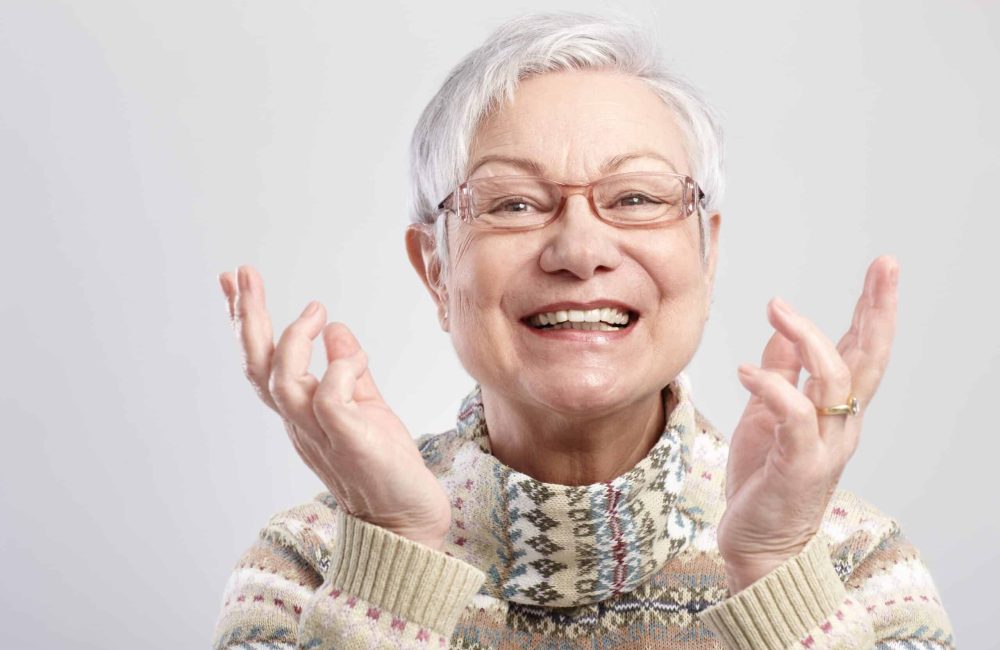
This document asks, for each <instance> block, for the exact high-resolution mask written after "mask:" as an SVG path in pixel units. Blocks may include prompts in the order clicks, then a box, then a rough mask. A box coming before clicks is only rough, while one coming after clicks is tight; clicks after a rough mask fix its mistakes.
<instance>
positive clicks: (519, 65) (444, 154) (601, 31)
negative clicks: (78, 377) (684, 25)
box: [409, 12, 723, 276]
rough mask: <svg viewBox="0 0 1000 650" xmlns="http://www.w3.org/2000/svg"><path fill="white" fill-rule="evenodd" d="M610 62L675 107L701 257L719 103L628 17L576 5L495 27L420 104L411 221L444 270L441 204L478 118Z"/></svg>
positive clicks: (459, 176)
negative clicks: (547, 77)
mask: <svg viewBox="0 0 1000 650" xmlns="http://www.w3.org/2000/svg"><path fill="white" fill-rule="evenodd" d="M594 68H600V69H610V70H613V71H616V72H622V73H625V74H629V75H632V76H635V77H637V78H639V79H641V80H643V81H644V82H646V83H647V84H648V85H649V87H650V88H651V89H652V90H653V91H654V92H655V93H656V94H657V95H658V96H659V97H660V98H661V99H662V100H663V101H664V102H665V103H666V104H667V106H668V107H670V109H671V110H672V111H673V113H674V115H675V117H676V119H677V122H678V126H679V127H680V128H681V131H682V132H683V134H684V136H685V138H686V140H687V141H686V142H685V150H686V151H687V153H688V164H689V167H690V169H691V174H692V176H693V177H694V179H695V181H696V182H697V183H698V185H699V186H700V187H701V189H702V191H703V192H704V194H705V199H704V203H703V206H702V209H701V210H700V212H699V224H700V230H701V253H702V259H703V261H705V260H707V256H708V246H707V242H706V220H707V218H708V214H709V213H711V212H712V211H714V210H715V209H716V206H718V204H719V201H720V200H721V198H722V189H723V169H722V129H721V126H720V124H719V119H718V116H717V114H716V112H715V110H714V109H713V108H712V107H711V106H709V104H708V103H707V102H706V101H705V100H704V99H703V98H702V97H701V95H700V93H699V92H698V91H697V90H696V89H695V88H694V86H692V85H691V84H690V83H689V82H687V81H686V80H684V79H683V78H681V77H679V76H678V75H677V74H675V73H674V72H672V71H671V70H669V68H668V67H667V65H666V64H665V62H664V61H663V59H662V57H661V54H660V51H659V47H658V46H657V37H656V36H655V35H654V34H652V33H650V32H649V31H648V30H647V28H645V27H643V26H642V25H640V24H639V23H637V22H635V21H634V20H633V19H631V18H629V17H627V16H624V15H616V16H613V17H612V16H601V15H596V14H584V13H576V12H541V13H529V14H525V15H522V16H519V17H517V18H513V19H511V20H509V21H507V22H505V23H504V24H502V25H501V26H500V27H499V28H497V29H496V30H495V31H494V32H493V33H492V34H490V36H489V37H488V38H487V39H486V41H485V42H484V43H483V44H482V45H481V46H479V47H478V48H477V49H475V50H473V51H472V52H470V53H469V54H468V55H466V56H465V58H463V59H462V60H461V61H460V62H459V63H458V65H456V66H455V67H454V68H453V69H452V70H451V72H450V73H449V74H448V78H447V79H446V80H445V82H444V84H443V85H442V86H441V88H440V90H438V92H437V94H436V95H434V97H433V99H431V101H430V103H429V104H428V105H427V107H426V108H425V109H424V112H423V114H422V115H421V116H420V119H419V120H418V122H417V125H416V127H415V128H414V130H413V138H412V140H411V142H410V187H411V194H410V203H409V216H410V221H411V222H413V223H425V224H433V225H435V233H436V242H437V255H438V257H439V260H440V264H441V268H442V273H443V274H444V275H445V276H446V275H447V272H448V267H449V264H448V248H447V246H448V244H447V236H446V232H445V226H444V224H445V221H446V220H445V219H438V216H439V211H438V209H437V206H438V204H439V203H440V201H441V200H442V199H444V198H445V197H446V196H447V195H448V194H450V193H452V192H453V191H455V189H456V188H457V187H458V185H459V184H460V183H462V182H463V181H464V180H466V171H467V168H468V164H469V149H470V146H471V144H472V142H473V138H474V137H475V134H476V131H477V129H478V128H479V126H480V124H481V123H482V122H483V120H484V119H486V118H487V117H489V116H490V115H491V114H492V113H493V112H494V111H498V110H499V109H500V108H501V107H502V106H503V104H504V103H508V102H511V101H512V100H513V98H514V91H515V90H516V89H517V84H518V82H519V81H520V80H522V79H525V78H527V77H531V76H535V75H540V74H544V73H546V72H557V71H566V70H579V69H594Z"/></svg>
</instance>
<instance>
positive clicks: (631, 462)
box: [482, 386, 667, 485]
mask: <svg viewBox="0 0 1000 650" xmlns="http://www.w3.org/2000/svg"><path fill="white" fill-rule="evenodd" d="M482 399H483V410H484V416H485V419H486V428H487V430H488V431H489V439H490V448H491V452H492V454H493V456H495V457H496V458H497V459H498V460H499V461H500V462H501V463H503V464H504V465H507V466H508V467H510V468H512V469H514V470H516V471H518V472H521V473H523V474H527V475H528V476H530V477H532V478H534V479H535V480H538V481H542V482H543V483H555V484H559V485H590V484H593V483H603V482H607V481H611V480H612V479H614V478H617V477H618V476H621V475H622V474H624V473H625V472H627V471H628V470H630V469H632V468H633V467H635V465H636V464H637V463H638V462H639V461H640V460H642V459H643V458H644V457H645V456H646V455H647V454H648V453H649V451H650V449H652V448H653V445H655V444H656V441H657V440H659V438H660V435H661V434H662V432H663V428H664V426H665V423H666V418H667V414H666V413H664V409H663V398H662V396H661V395H660V393H659V392H656V393H653V394H651V395H646V396H644V397H642V398H641V399H639V400H638V401H636V402H632V403H631V404H628V405H626V406H624V407H622V408H621V409H618V410H616V411H614V412H611V413H606V414H601V415H598V416H591V417H584V418H576V417H571V416H566V415H564V414H559V413H553V412H552V411H551V410H547V409H544V408H532V407H530V406H527V405H524V404H521V403H514V402H511V401H510V400H509V399H507V398H506V397H505V396H503V395H501V394H499V393H496V392H494V391H492V390H489V389H488V388H487V387H485V386H483V387H482Z"/></svg>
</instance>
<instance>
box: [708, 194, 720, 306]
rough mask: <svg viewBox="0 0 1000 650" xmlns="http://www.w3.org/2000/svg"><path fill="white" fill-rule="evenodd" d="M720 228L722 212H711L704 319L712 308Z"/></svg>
mask: <svg viewBox="0 0 1000 650" xmlns="http://www.w3.org/2000/svg"><path fill="white" fill-rule="evenodd" d="M721 228H722V214H721V213H719V212H713V213H712V214H711V215H710V216H709V219H708V246H709V248H708V269H707V271H708V296H707V301H706V306H705V320H706V321H707V320H708V312H709V311H710V310H711V308H712V293H713V291H714V290H715V269H716V262H717V261H718V257H719V230H720V229H721Z"/></svg>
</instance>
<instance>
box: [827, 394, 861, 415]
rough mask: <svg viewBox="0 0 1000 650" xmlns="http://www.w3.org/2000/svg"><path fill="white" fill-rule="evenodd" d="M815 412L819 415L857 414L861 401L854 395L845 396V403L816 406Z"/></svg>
mask: <svg viewBox="0 0 1000 650" xmlns="http://www.w3.org/2000/svg"><path fill="white" fill-rule="evenodd" d="M816 412H817V413H819V414H820V415H857V414H858V413H860V412H861V402H859V401H858V398H857V397H855V396H854V395H848V396H847V403H846V404H837V405H836V406H826V407H823V408H820V407H818V406H817V407H816Z"/></svg>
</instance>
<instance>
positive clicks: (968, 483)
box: [0, 0, 1000, 650]
mask: <svg viewBox="0 0 1000 650" xmlns="http://www.w3.org/2000/svg"><path fill="white" fill-rule="evenodd" d="M602 4H603V3H601V2H599V1H597V0H593V1H590V0H588V1H581V0H572V1H569V0H566V1H561V2H556V1H554V0H553V1H549V2H544V3H542V4H541V5H539V4H537V3H527V2H519V3H472V4H470V3H469V2H467V1H463V2H447V3H446V2H438V3H434V4H428V3H410V2H402V1H400V2H395V3H382V2H368V3H350V4H348V5H347V6H345V5H343V4H340V3H336V4H335V3H333V2H316V1H305V0H302V1H297V2H281V3H274V2H265V1H259V2H251V1H233V2H221V1H214V2H206V1H198V2H194V1H184V2H171V3H164V2H153V1H148V2H140V1H138V0H133V1H126V0H122V1H111V0H95V1H94V2H53V1H43V0H20V1H18V0H3V2H2V3H0V7H2V9H0V214H2V218H3V226H4V228H3V235H2V238H0V241H2V243H0V271H2V278H3V292H2V300H0V310H2V327H3V330H2V332H3V337H2V341H3V343H2V345H3V364H4V372H3V373H2V375H0V404H2V405H3V427H4V430H3V443H4V444H3V450H2V452H0V486H2V495H3V496H2V504H0V562H2V576H3V579H2V581H0V582H2V587H0V623H2V625H0V627H2V629H3V632H2V633H0V635H2V636H0V639H2V640H0V645H2V646H3V647H8V648H28V647H30V648H63V647H65V648H101V649H116V650H117V649H122V650H124V649H133V648H165V649H166V648H180V647H185V648H195V647H206V646H207V645H208V643H209V638H210V634H211V630H212V626H213V624H214V622H215V619H216V616H217V615H218V612H219V609H220V606H221V599H222V592H223V588H224V586H225V582H226V580H227V578H228V576H229V573H230V571H231V570H232V568H233V566H234V565H235V563H236V561H237V559H238V558H239V556H240V554H241V553H242V552H243V551H244V550H245V549H246V548H247V547H248V546H249V545H250V544H251V542H252V541H253V539H254V537H255V536H256V535H257V532H258V531H259V529H260V528H261V527H262V526H263V525H264V524H265V523H266V521H267V519H268V518H269V517H270V516H271V515H272V514H274V513H275V512H277V511H278V510H281V509H283V508H287V507H290V506H292V505H295V504H298V503H301V502H304V501H307V500H309V499H311V498H312V497H313V496H315V495H316V494H318V493H319V492H320V491H322V490H323V489H324V487H323V485H322V483H321V482H320V481H319V479H318V478H316V477H315V476H314V475H313V474H312V473H311V472H310V471H309V469H308V468H307V467H306V466H305V465H304V464H303V463H302V461H301V460H300V459H299V457H298V456H297V455H296V453H295V450H294V449H293V447H292V445H291V443H290V442H289V440H288V438H287V435H286V433H285V431H284V429H283V428H282V426H281V423H280V421H279V419H278V417H277V416H276V415H275V414H274V413H273V412H271V411H269V410H268V409H267V408H266V407H265V406H264V405H263V404H262V403H261V402H260V401H259V400H258V398H257V396H256V395H255V394H254V393H253V391H252V390H251V388H250V386H249V384H248V383H247V382H246V380H245V379H244V378H243V375H242V372H241V367H240V356H239V353H238V347H237V341H236V338H235V337H234V334H233V331H232V330H231V329H230V325H229V322H228V319H227V316H226V311H225V306H224V301H223V297H222V293H221V291H220V289H219V285H218V282H217V280H216V276H217V275H218V274H219V273H220V272H221V271H224V270H234V269H235V268H236V266H237V265H239V264H252V265H254V266H255V267H257V268H258V269H259V270H260V271H261V273H262V275H263V277H264V280H265V283H266V289H267V297H268V304H269V307H270V311H271V314H272V317H273V321H274V326H275V336H276V337H277V336H278V335H280V333H281V331H282V330H283V329H284V328H285V327H286V326H287V325H288V323H290V322H291V321H292V320H293V319H294V318H296V317H297V316H298V314H299V312H300V311H301V310H302V308H303V307H304V306H305V305H306V304H307V303H308V302H309V301H310V300H320V301H322V302H323V304H324V305H326V307H327V309H328V313H329V317H330V318H331V319H332V320H341V321H343V322H346V323H347V324H348V325H349V326H350V327H351V328H352V329H353V331H354V332H355V333H356V334H357V336H358V338H359V339H360V340H361V342H362V345H363V346H364V347H365V348H366V350H367V351H368V354H369V356H370V360H371V366H372V369H373V374H374V376H375V378H376V381H377V382H378V384H379V386H380V387H381V389H382V392H383V393H384V395H385V397H386V399H387V401H388V402H389V404H391V405H392V406H393V408H394V409H396V411H397V413H398V414H399V415H400V417H401V418H402V419H403V421H404V422H406V423H407V424H408V426H409V427H410V429H411V432H412V433H413V434H414V435H417V434H420V433H423V432H427V431H443V430H445V429H447V428H450V427H451V426H452V425H453V422H454V417H455V411H456V408H457V406H458V403H459V401H460V399H461V398H462V397H463V396H464V395H465V394H466V393H467V392H468V390H469V389H470V388H471V387H472V386H473V381H472V379H471V378H470V377H469V376H468V375H467V374H466V373H465V371H464V370H463V369H462V367H461V365H460V364H459V362H458V360H457V358H456V356H455V353H454V351H453V349H452V347H451V345H450V342H449V339H448V337H447V336H446V335H445V334H444V333H443V332H441V330H440V329H439V327H438V325H437V320H436V318H435V313H434V309H433V308H432V303H431V300H430V298H429V297H428V295H427V294H426V291H425V290H424V288H423V286H422V285H421V284H420V282H419V280H418V278H417V276H416V274H415V273H414V272H413V270H412V269H411V267H410V265H409V263H408V261H407V259H406V255H405V251H404V247H403V231H404V228H405V225H406V223H407V221H406V213H405V207H406V196H407V191H408V190H407V183H408V179H407V148H408V145H409V138H410V133H411V131H412V128H413V126H414V124H415V122H416V120H417V117H418V115H419V113H420V111H421V110H422V109H423V107H424V105H425V104H426V103H427V102H428V100H429V99H430V98H431V96H432V94H433V93H434V92H435V91H436V90H437V88H438V87H439V86H440V84H441V83H442V81H443V80H444V78H445V75H446V74H447V72H448V71H449V70H450V69H451V67H452V66H453V65H455V64H456V63H457V62H458V61H459V59H460V58H461V57H462V56H464V55H465V54H466V53H467V52H469V51H470V50H471V49H472V48H474V47H477V46H478V45H479V44H480V43H481V42H482V40H483V39H484V38H485V37H486V35H487V34H488V33H489V32H490V31H492V30H493V29H494V28H495V27H497V26H498V25H499V24H500V23H501V22H502V21H503V20H505V19H507V18H510V17H512V16H514V15H516V14H519V13H521V12H522V11H525V10H527V9H529V8H542V9H583V10H599V9H600V7H601V5H602ZM806 4H807V3H798V2H791V1H788V2H773V3H769V4H761V3H744V2H726V3H714V2H671V3H662V2H656V3H652V2H634V3H621V4H620V6H621V7H622V8H624V9H625V10H627V11H629V12H631V13H632V14H633V15H635V16H637V17H638V18H640V19H642V20H645V21H649V22H650V23H652V24H653V25H655V28H656V29H657V30H658V32H659V34H660V37H661V41H662V45H663V49H664V53H665V55H666V56H667V58H668V59H669V61H670V62H671V63H672V64H673V66H674V67H675V68H676V69H677V70H678V71H680V72H681V73H682V74H684V75H686V76H687V77H688V78H690V79H691V80H692V81H693V82H694V83H695V84H696V85H698V86H699V87H700V88H701V89H702V90H703V92H704V93H705V95H706V96H707V97H708V99H709V100H710V101H711V102H712V103H714V105H715V106H717V107H718V109H719V110H720V111H721V113H722V115H723V119H724V126H725V129H726V134H727V145H728V146H727V161H726V162H727V171H728V193H727V196H726V198H725V200H724V203H723V205H722V212H723V222H722V223H723V226H722V231H721V260H720V267H719V272H718V277H717V282H716V292H715V301H714V306H713V311H712V316H711V319H710V321H709V323H708V326H707V330H706V332H705V336H704V339H703V341H702V344H701V348H700V350H699V351H698V353H697V355H696V357H695V359H694V361H693V362H692V364H691V366H690V367H689V369H688V370H689V375H690V377H691V380H692V386H693V390H694V393H693V394H694V398H695V402H696V404H697V405H698V407H699V408H700V409H701V410H702V411H703V412H704V413H705V414H706V415H707V416H708V417H709V418H710V419H711V420H712V421H713V422H714V423H715V424H716V426H717V427H719V429H720V430H722V431H723V432H725V433H726V434H727V435H728V433H729V432H730V431H731V430H732V427H733V425H734V424H735V423H736V421H737V419H738V417H739V415H740V413H741V411H742V409H743V406H744V405H745V403H746V398H747V393H746V391H745V390H744V389H743V388H742V386H741V385H740V384H739V382H738V380H737V376H736V367H737V365H738V364H739V363H741V362H753V363H756V362H758V361H759V357H760V352H761V350H762V348H763V345H764V343H765V342H766V340H767V338H768V337H769V335H770V332H771V329H770V327H769V325H768V323H767V321H766V318H765V305H766V303H767V301H768V300H769V299H770V298H771V297H772V296H775V295H780V296H782V297H784V298H785V299H787V300H788V301H789V302H791V304H792V305H794V306H795V307H797V308H798V309H799V310H800V311H801V312H802V313H804V314H805V315H807V316H808V317H810V318H811V319H813V320H814V321H815V322H816V323H817V324H818V325H819V326H820V327H821V328H822V329H823V330H824V331H825V332H826V333H827V334H828V336H830V337H831V338H833V339H834V340H836V339H838V338H839V337H840V335H841V334H842V333H843V331H844V330H845V329H846V328H847V326H848V324H849V322H850V317H851V313H852V310H853V307H854V303H855V300H856V299H857V296H858V294H859V293H860V291H861V286H862V279H863V276H864V271H865V269H866V267H867V265H868V264H869V263H870V262H871V260H872V259H874V258H875V257H876V256H877V255H879V254H881V253H892V254H895V255H896V256H897V257H898V259H899V261H900V264H901V271H902V272H901V278H900V308H899V326H898V334H897V338H896V341H895V345H894V348H893V357H892V361H891V363H890V365H889V370H888V373H887V375H886V376H885V379H884V381H883V383H882V387H881V389H880V391H879V393H878V394H877V396H876V399H875V400H874V402H873V403H872V404H871V406H870V410H869V413H868V416H867V418H866V420H865V427H864V431H863V433H862V442H861V445H860V447H859V449H858V451H857V453H856V454H855V456H854V458H853V460H852V461H851V463H850V465H849V466H848V469H847V471H846V472H845V474H844V476H843V478H842V481H841V486H842V487H844V488H847V489H849V490H852V491H854V492H856V493H858V494H860V495H862V496H863V497H864V498H866V499H868V500H869V501H871V502H872V503H873V504H875V505H876V506H877V507H879V508H880V509H881V510H883V511H884V512H886V513H888V514H890V515H892V516H894V517H896V518H897V519H898V520H899V521H900V522H901V524H902V527H903V531H904V532H905V534H907V535H908V536H909V537H910V538H911V539H912V540H913V542H914V543H915V544H916V546H917V547H918V548H919V549H920V551H921V552H922V554H923V557H924V558H925V560H926V562H927V564H928V565H929V566H930V569H931V571H932V573H933V575H934V578H935V580H936V582H937V585H938V587H939V589H940V591H941V593H942V596H943V600H944V604H945V606H946V607H947V609H948V611H949V613H950V615H951V617H952V621H953V623H954V625H955V628H956V638H957V640H958V641H959V643H961V644H962V645H963V646H964V647H969V648H986V647H998V641H997V638H998V634H997V628H996V604H995V594H994V592H995V590H996V585H997V584H998V583H1000V572H998V570H997V561H998V559H1000V550H998V546H1000V544H998V542H1000V535H998V528H1000V527H998V524H997V519H996V515H995V510H993V507H994V505H995V496H994V494H995V492H996V483H995V482H996V481H997V477H998V474H1000V472H998V467H997V454H998V452H1000V443H998V436H997V429H998V427H997V418H998V415H997V412H998V411H997V403H998V401H997V395H998V394H1000V367H998V363H997V360H998V344H997V332H998V331H1000V314H998V309H997V293H996V286H995V285H996V284H997V280H998V278H1000V262H998V257H1000V254H998V252H997V238H998V235H1000V229H998V226H997V217H998V214H997V209H996V204H995V203H994V201H995V198H996V197H995V194H996V182H997V179H998V176H1000V174H998V172H1000V162H998V156H1000V153H998V152H1000V127H998V122H997V119H996V117H997V116H998V115H1000V90H998V85H1000V84H998V81H997V79H998V78H1000V45H998V42H1000V10H998V6H997V4H995V3H989V2H970V1H963V2H951V1H948V2H946V1H945V0H939V1H937V2H896V3H885V2H861V1H860V0H849V1H846V2H837V3H824V4H823V5H822V6H820V5H819V3H809V6H808V7H807V6H806ZM322 360H323V350H322V347H321V345H320V344H319V343H318V342H317V345H316V347H315V349H314V358H313V370H314V372H315V373H316V374H317V375H318V376H321V374H322V372H323V370H324V367H325V364H324V363H322Z"/></svg>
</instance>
